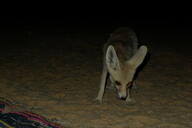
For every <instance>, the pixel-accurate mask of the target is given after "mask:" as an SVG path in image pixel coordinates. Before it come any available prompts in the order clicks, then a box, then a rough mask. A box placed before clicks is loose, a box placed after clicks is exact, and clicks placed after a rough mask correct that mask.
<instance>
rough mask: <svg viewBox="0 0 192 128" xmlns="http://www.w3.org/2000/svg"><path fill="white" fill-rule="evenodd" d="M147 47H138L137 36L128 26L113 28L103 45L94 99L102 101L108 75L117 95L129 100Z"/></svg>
mask: <svg viewBox="0 0 192 128" xmlns="http://www.w3.org/2000/svg"><path fill="white" fill-rule="evenodd" d="M146 54H147V47H146V46H144V45H143V46H140V47H139V48H138V40H137V36H136V34H135V33H134V31H133V30H131V29H129V28H118V29H117V30H115V31H114V32H113V33H112V34H111V35H110V37H109V39H108V40H107V43H106V44H105V45H104V56H103V71H102V75H101V83H100V89H99V92H98V96H97V98H96V100H98V101H100V102H102V99H103V95H104V90H105V86H106V79H107V78H108V77H107V76H108V75H109V78H110V80H111V86H115V87H116V89H117V92H118V97H119V98H120V99H122V100H126V101H127V102H129V101H131V98H130V89H131V86H132V83H133V78H134V74H135V72H136V69H137V67H138V66H139V65H140V64H141V63H142V62H143V60H144V58H145V56H146Z"/></svg>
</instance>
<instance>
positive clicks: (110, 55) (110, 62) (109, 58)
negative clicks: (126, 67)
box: [106, 45, 120, 71]
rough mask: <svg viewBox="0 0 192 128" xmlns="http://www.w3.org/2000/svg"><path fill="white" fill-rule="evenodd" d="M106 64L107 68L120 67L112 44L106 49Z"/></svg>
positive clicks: (112, 69) (115, 68)
mask: <svg viewBox="0 0 192 128" xmlns="http://www.w3.org/2000/svg"><path fill="white" fill-rule="evenodd" d="M106 64H107V68H108V69H109V70H111V71H116V70H119V69H120V64H119V59H118V57H117V54H116V52H115V49H114V47H113V46H112V45H110V46H108V48H107V51H106Z"/></svg>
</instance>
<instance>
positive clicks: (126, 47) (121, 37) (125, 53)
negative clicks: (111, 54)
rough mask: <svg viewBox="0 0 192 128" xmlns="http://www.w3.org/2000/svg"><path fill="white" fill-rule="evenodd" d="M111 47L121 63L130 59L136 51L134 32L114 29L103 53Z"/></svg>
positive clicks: (136, 43) (126, 29) (136, 44)
mask: <svg viewBox="0 0 192 128" xmlns="http://www.w3.org/2000/svg"><path fill="white" fill-rule="evenodd" d="M109 45H112V46H113V47H114V48H115V51H116V53H117V56H118V58H119V60H120V61H121V62H122V63H123V62H124V61H126V60H128V59H130V58H131V57H132V56H133V55H134V54H135V52H136V51H137V47H138V41H137V36H136V34H135V32H134V31H133V30H131V29H129V28H119V29H116V30H115V31H114V32H113V33H112V34H111V36H110V38H109V39H108V41H107V43H106V45H105V47H104V51H106V49H107V47H108V46H109Z"/></svg>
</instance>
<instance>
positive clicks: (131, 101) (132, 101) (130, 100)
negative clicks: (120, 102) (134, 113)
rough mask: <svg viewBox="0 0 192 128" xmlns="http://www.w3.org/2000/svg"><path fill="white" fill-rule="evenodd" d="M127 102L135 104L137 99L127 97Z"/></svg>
mask: <svg viewBox="0 0 192 128" xmlns="http://www.w3.org/2000/svg"><path fill="white" fill-rule="evenodd" d="M126 103H127V104H135V103H136V100H135V99H132V98H127V99H126Z"/></svg>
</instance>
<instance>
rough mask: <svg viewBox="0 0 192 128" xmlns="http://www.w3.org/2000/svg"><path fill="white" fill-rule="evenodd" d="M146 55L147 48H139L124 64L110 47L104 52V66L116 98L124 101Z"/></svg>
mask: <svg viewBox="0 0 192 128" xmlns="http://www.w3.org/2000/svg"><path fill="white" fill-rule="evenodd" d="M146 54H147V47H146V46H141V47H140V48H139V49H138V50H137V52H136V53H135V55H133V56H132V57H131V58H130V59H129V60H127V61H125V62H123V63H122V62H120V61H119V58H118V56H117V54H116V51H115V49H114V47H113V46H112V45H110V46H109V47H108V48H107V51H106V65H107V69H108V72H109V74H110V76H111V80H112V82H113V84H114V85H115V87H116V89H117V91H118V96H119V98H121V99H126V97H127V88H128V87H130V85H131V83H132V81H133V77H134V74H135V72H136V69H137V67H138V66H139V65H140V64H141V63H142V62H143V60H144V58H145V56H146Z"/></svg>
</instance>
